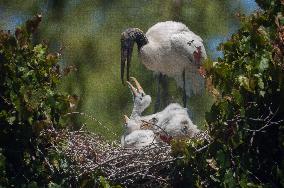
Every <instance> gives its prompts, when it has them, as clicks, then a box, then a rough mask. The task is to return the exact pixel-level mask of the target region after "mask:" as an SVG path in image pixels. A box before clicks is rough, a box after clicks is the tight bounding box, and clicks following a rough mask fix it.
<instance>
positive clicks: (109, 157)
mask: <svg viewBox="0 0 284 188" xmlns="http://www.w3.org/2000/svg"><path fill="white" fill-rule="evenodd" d="M42 135H52V137H53V140H54V141H53V144H52V146H51V147H50V148H51V150H53V151H55V152H57V153H59V154H61V155H64V156H65V157H66V158H67V159H69V160H70V162H71V165H68V167H67V168H68V169H67V171H68V173H70V174H71V176H73V178H76V179H79V178H80V177H82V176H86V175H90V174H94V173H98V174H100V175H102V176H104V177H105V178H106V179H107V180H108V181H109V182H111V184H120V185H123V186H127V187H130V186H131V187H132V186H136V185H139V186H140V187H141V186H142V187H148V186H149V187H152V186H155V187H165V186H166V187H167V186H170V182H171V177H173V173H174V168H173V163H174V161H175V160H177V158H173V157H172V156H171V146H170V145H167V144H165V143H162V144H159V145H157V144H152V145H149V146H147V147H144V148H142V149H134V148H129V149H127V148H123V147H121V145H120V144H119V143H117V142H108V141H106V140H104V139H103V138H102V137H100V136H98V135H96V134H94V133H91V132H88V131H82V130H80V131H70V130H61V131H57V130H55V129H48V130H45V131H44V132H43V133H42Z"/></svg>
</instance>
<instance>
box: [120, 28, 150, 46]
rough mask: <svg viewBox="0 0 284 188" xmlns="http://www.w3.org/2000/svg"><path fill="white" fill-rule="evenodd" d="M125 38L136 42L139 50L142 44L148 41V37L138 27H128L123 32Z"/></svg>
mask: <svg viewBox="0 0 284 188" xmlns="http://www.w3.org/2000/svg"><path fill="white" fill-rule="evenodd" d="M124 37H125V38H131V39H132V40H133V41H135V42H136V44H137V47H138V50H140V49H141V48H142V47H143V46H144V45H146V44H147V43H148V39H147V37H146V35H145V34H144V33H143V31H142V30H141V29H139V28H128V29H127V30H126V31H125V32H124Z"/></svg>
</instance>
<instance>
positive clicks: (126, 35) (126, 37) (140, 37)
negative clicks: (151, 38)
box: [120, 28, 148, 84]
mask: <svg viewBox="0 0 284 188" xmlns="http://www.w3.org/2000/svg"><path fill="white" fill-rule="evenodd" d="M134 42H136V44H137V47H138V51H139V50H140V49H141V48H142V46H144V45H145V44H147V43H148V39H147V38H146V36H145V34H144V33H143V31H142V30H140V29H138V28H129V29H126V30H125V31H124V32H123V33H121V67H120V70H121V81H122V83H123V84H124V79H123V78H124V67H125V64H126V69H127V80H129V68H130V63H131V55H132V50H133V45H134Z"/></svg>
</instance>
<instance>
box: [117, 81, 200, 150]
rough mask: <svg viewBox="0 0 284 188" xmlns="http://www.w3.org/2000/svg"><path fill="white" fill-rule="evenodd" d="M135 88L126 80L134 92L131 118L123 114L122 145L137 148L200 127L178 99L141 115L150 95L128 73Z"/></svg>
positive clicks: (187, 134)
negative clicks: (152, 112) (164, 106)
mask: <svg viewBox="0 0 284 188" xmlns="http://www.w3.org/2000/svg"><path fill="white" fill-rule="evenodd" d="M131 79H132V80H133V81H134V82H135V85H136V88H135V87H134V86H133V85H132V84H131V83H130V82H127V84H128V85H129V88H130V89H131V92H132V94H133V100H134V106H133V110H132V113H131V116H130V118H128V117H127V116H126V115H125V116H124V119H125V133H124V135H123V136H122V138H121V144H122V146H124V147H135V148H140V147H144V146H147V145H150V144H155V143H157V141H161V140H162V141H165V142H167V141H169V140H170V139H171V138H185V137H186V138H192V137H193V136H195V135H196V134H197V133H198V132H199V130H198V129H197V127H196V125H194V124H193V123H192V121H191V119H190V118H189V116H188V114H187V110H186V108H183V107H182V106H180V105H179V104H177V103H172V104H170V105H168V106H167V107H166V108H165V109H164V110H163V111H161V112H158V113H155V114H151V115H147V116H142V112H143V111H144V110H145V109H146V108H147V107H148V106H149V105H150V103H151V97H150V96H149V95H146V94H145V92H144V91H143V89H142V87H141V86H140V84H139V83H138V81H137V80H136V79H135V78H133V77H131Z"/></svg>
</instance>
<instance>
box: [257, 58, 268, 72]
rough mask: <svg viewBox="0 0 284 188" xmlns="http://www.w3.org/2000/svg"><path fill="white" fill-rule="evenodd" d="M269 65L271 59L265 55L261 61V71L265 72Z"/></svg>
mask: <svg viewBox="0 0 284 188" xmlns="http://www.w3.org/2000/svg"><path fill="white" fill-rule="evenodd" d="M268 67H269V59H268V58H267V57H265V56H263V57H262V58H261V60H260V62H259V71H260V72H263V71H265V70H266V69H267V68H268Z"/></svg>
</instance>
